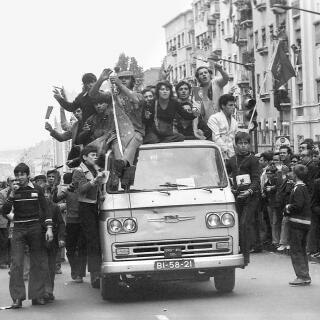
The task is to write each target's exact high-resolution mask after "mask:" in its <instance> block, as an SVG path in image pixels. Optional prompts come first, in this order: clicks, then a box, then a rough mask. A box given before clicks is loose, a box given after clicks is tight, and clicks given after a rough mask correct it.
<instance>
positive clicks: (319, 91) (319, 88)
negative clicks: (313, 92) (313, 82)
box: [317, 80, 320, 102]
mask: <svg viewBox="0 0 320 320" xmlns="http://www.w3.org/2000/svg"><path fill="white" fill-rule="evenodd" d="M317 101H318V102H320V80H318V81H317Z"/></svg>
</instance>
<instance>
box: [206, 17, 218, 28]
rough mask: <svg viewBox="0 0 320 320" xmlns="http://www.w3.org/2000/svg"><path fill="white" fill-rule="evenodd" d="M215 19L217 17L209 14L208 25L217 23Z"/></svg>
mask: <svg viewBox="0 0 320 320" xmlns="http://www.w3.org/2000/svg"><path fill="white" fill-rule="evenodd" d="M217 20H218V19H217V18H215V17H213V16H209V17H208V20H207V23H208V26H215V25H216V23H217Z"/></svg>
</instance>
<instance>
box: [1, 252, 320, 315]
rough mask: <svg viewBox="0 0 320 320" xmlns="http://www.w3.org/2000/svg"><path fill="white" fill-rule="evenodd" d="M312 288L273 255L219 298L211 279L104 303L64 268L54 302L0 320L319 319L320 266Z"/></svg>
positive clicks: (259, 258) (5, 299)
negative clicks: (298, 283)
mask: <svg viewBox="0 0 320 320" xmlns="http://www.w3.org/2000/svg"><path fill="white" fill-rule="evenodd" d="M310 270H311V276H312V285H311V286H310V287H300V288H293V287H290V286H289V285H288V281H290V280H292V279H293V278H294V274H293V270H292V266H291V264H290V259H289V258H288V257H287V256H282V255H277V254H274V253H263V254H255V255H253V256H252V262H251V264H250V265H249V267H248V268H246V269H245V270H241V269H239V270H237V274H236V288H235V290H234V292H233V293H232V294H229V295H221V294H218V293H217V292H216V291H215V289H214V285H213V282H212V281H207V282H184V283H181V282H175V283H172V282H171V283H161V284H156V285H153V286H147V287H144V288H143V289H139V290H137V291H135V292H134V293H128V294H126V295H125V297H124V298H123V300H121V301H117V302H107V301H103V300H102V299H101V297H100V292H99V290H97V289H92V288H91V287H90V285H89V283H88V281H89V279H88V278H86V281H85V283H83V284H75V283H73V282H71V281H70V278H69V271H70V270H69V268H68V265H67V264H65V265H63V274H62V275H58V276H57V280H56V289H55V295H56V298H57V300H56V301H55V302H54V303H53V304H50V305H46V306H37V307H36V306H31V305H30V302H29V301H25V302H24V307H23V309H19V310H2V311H0V319H1V320H11V319H14V320H18V319H23V320H29V319H30V320H35V319H41V320H42V319H43V320H47V319H62V320H71V319H77V320H89V319H90V320H92V319H103V320H110V319H112V320H113V319H116V320H129V319H134V320H135V319H137V320H168V319H169V320H178V319H179V320H180V319H186V320H191V319H192V320H209V319H210V320H212V319H215V320H225V319H232V320H236V319H241V320H247V319H252V320H258V319H263V320H264V319H265V320H277V319H279V320H285V319H290V320H295V319H299V320H302V319H303V320H309V319H310V320H311V319H317V320H318V319H319V318H320V300H319V297H320V264H314V263H311V264H310ZM0 283H1V287H0V304H1V305H2V306H5V305H10V304H11V299H10V297H9V294H8V275H7V271H5V270H0Z"/></svg>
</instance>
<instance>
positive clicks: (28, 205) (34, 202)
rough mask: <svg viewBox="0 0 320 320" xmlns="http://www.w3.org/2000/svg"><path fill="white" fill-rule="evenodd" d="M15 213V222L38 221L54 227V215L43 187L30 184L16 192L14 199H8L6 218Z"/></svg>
mask: <svg viewBox="0 0 320 320" xmlns="http://www.w3.org/2000/svg"><path fill="white" fill-rule="evenodd" d="M12 208H13V211H14V222H15V223H19V222H25V221H36V220H39V221H40V222H44V223H45V224H46V225H52V213H51V212H50V210H49V207H48V203H47V200H46V198H45V196H44V192H43V190H42V188H41V187H39V186H37V185H34V184H33V183H31V182H29V183H28V185H27V186H25V187H20V188H19V189H18V190H16V191H15V193H14V197H13V198H10V197H8V198H7V200H6V202H5V203H4V205H3V208H2V212H3V215H4V216H6V215H7V214H9V213H10V212H11V209H12Z"/></svg>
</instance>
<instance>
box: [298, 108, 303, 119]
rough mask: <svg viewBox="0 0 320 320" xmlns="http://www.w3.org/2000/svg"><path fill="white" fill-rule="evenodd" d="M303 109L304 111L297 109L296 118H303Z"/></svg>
mask: <svg viewBox="0 0 320 320" xmlns="http://www.w3.org/2000/svg"><path fill="white" fill-rule="evenodd" d="M303 109H304V108H298V109H297V116H298V117H302V116H303V114H304V112H303Z"/></svg>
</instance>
